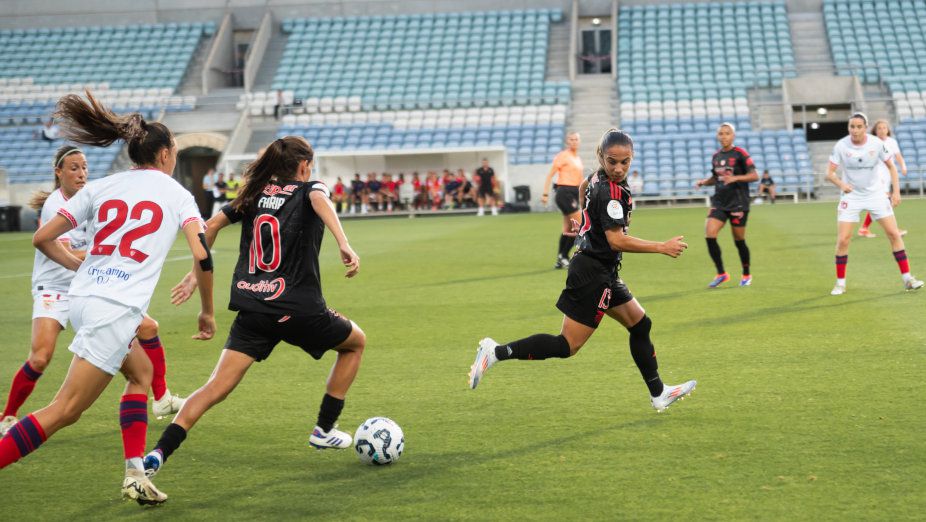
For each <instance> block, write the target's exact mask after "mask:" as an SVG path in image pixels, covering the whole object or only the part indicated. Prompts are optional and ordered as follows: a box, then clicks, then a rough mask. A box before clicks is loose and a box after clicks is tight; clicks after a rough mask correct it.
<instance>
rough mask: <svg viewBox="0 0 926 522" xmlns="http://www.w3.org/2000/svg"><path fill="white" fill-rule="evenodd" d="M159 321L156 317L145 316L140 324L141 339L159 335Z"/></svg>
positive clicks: (139, 334) (139, 335)
mask: <svg viewBox="0 0 926 522" xmlns="http://www.w3.org/2000/svg"><path fill="white" fill-rule="evenodd" d="M158 326H159V325H158V322H157V321H155V320H154V319H152V318H150V317H148V316H145V317H144V319H142V321H141V324H140V325H138V338H139V339H151V338H154V337H157V335H158Z"/></svg>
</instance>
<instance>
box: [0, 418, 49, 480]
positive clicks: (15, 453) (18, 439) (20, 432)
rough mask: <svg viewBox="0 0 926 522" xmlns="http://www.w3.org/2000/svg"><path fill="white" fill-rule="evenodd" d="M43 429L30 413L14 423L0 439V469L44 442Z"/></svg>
mask: <svg viewBox="0 0 926 522" xmlns="http://www.w3.org/2000/svg"><path fill="white" fill-rule="evenodd" d="M45 439H46V437H45V430H43V429H42V426H41V425H40V424H39V421H37V420H35V417H33V416H32V415H27V416H26V417H25V418H23V419H22V420H21V421H19V422H18V423H16V425H14V426H13V427H12V428H11V429H10V431H9V432H7V434H6V436H5V437H3V440H0V469H3V468H5V467H7V466H9V465H10V464H12V463H14V462H16V461H17V460H19V459H21V458H23V457H25V456H26V455H28V454H30V453H32V452H33V451H35V450H36V449H37V448H38V447H39V446H41V445H42V443H43V442H45Z"/></svg>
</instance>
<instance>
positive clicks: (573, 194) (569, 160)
mask: <svg viewBox="0 0 926 522" xmlns="http://www.w3.org/2000/svg"><path fill="white" fill-rule="evenodd" d="M582 169H583V167H582V158H580V157H579V133H578V132H570V133H569V134H567V135H566V148H565V149H563V151H562V152H560V153H559V154H557V155H556V157H554V158H553V166H552V167H550V173H549V174H547V179H546V181H544V182H543V195H542V196H541V197H540V201H541V203H543V204H544V205H546V204H547V201H548V200H549V197H550V182H551V181H553V176H554V175H556V184H555V185H554V186H553V187H554V188H555V189H556V206H557V207H559V210H560V212H562V213H563V231H562V234H561V235H560V237H559V253H558V254H557V256H556V264H555V265H553V267H554V268H565V267H567V266H569V250H571V249H572V244H573V243H574V242H575V238H576V234H575V232H573V231H572V221H573V220H575V221H579V185H580V184H582Z"/></svg>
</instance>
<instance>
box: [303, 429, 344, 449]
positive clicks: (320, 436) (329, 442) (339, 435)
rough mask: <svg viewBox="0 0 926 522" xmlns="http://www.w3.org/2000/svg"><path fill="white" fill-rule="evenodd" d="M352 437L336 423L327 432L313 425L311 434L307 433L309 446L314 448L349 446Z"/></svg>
mask: <svg viewBox="0 0 926 522" xmlns="http://www.w3.org/2000/svg"><path fill="white" fill-rule="evenodd" d="M353 440H354V439H353V437H351V436H350V434H348V433H344V432H343V431H341V430H339V429H338V426H337V424H335V425H334V427H333V428H331V429H330V430H328V431H327V432H326V431H324V430H323V429H321V428H319V427H318V426H315V429H314V430H312V434H311V435H309V446H312V447H313V448H315V449H320V450H323V449H344V448H349V447H350V443H351V442H353Z"/></svg>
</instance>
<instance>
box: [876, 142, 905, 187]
mask: <svg viewBox="0 0 926 522" xmlns="http://www.w3.org/2000/svg"><path fill="white" fill-rule="evenodd" d="M884 146H885V147H887V150H888V151H889V152H890V153H891V157H896V156H897V155H898V154H900V145H899V144H898V143H897V140H895V139H894V138H893V137H891V136H888V137H887V138H885V139H884ZM898 174H900V173H899V172H898ZM878 175H879V176H881V183H882V184H883V186H884V188H885V192H887V191H889V190H890V187H891V171H890V170H888V168H887V165H885V164H884V163H879V164H878Z"/></svg>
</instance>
